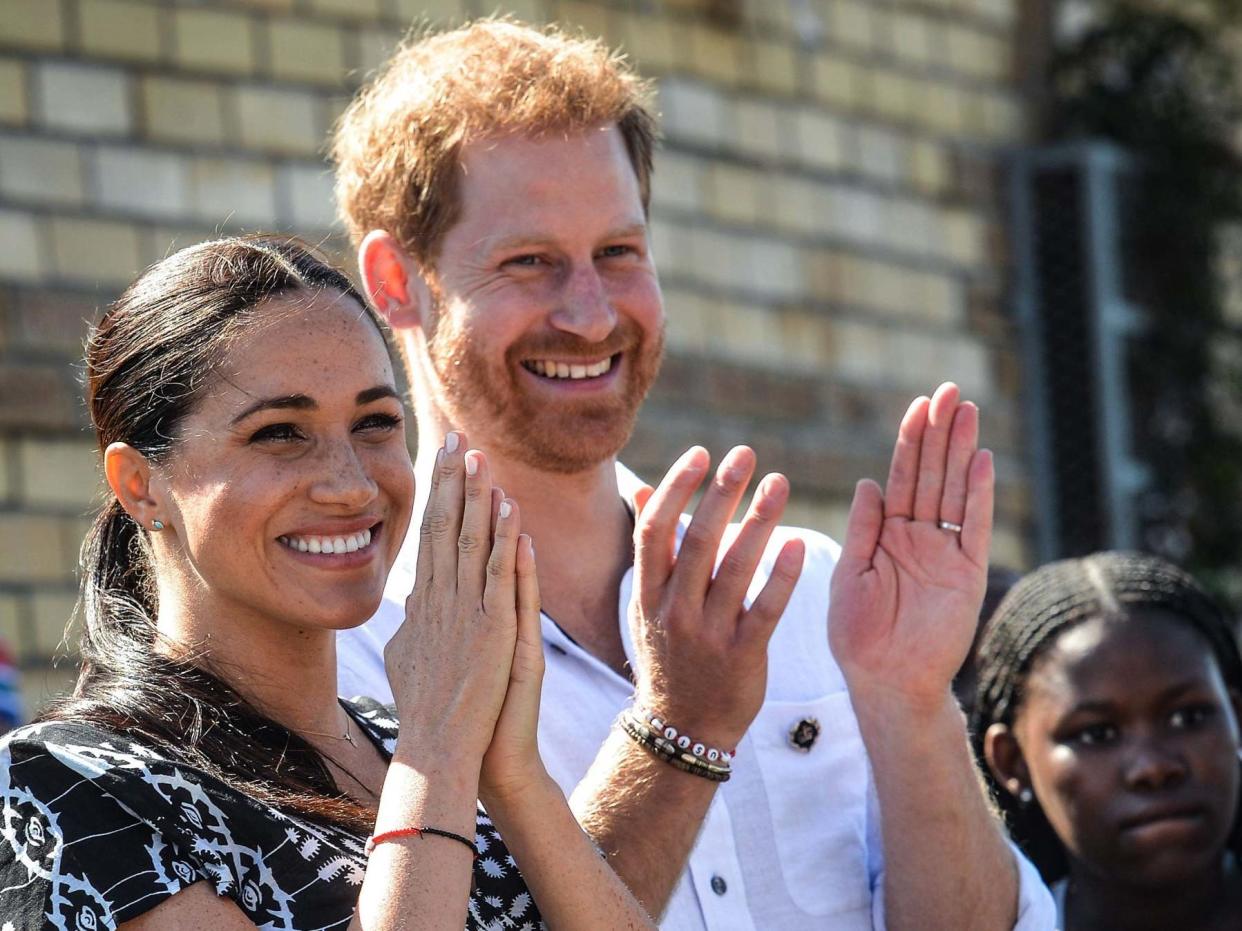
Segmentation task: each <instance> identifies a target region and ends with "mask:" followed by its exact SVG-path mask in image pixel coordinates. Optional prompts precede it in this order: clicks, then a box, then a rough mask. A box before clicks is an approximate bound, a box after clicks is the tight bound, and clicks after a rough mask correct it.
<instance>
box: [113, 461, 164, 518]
mask: <svg viewBox="0 0 1242 931" xmlns="http://www.w3.org/2000/svg"><path fill="white" fill-rule="evenodd" d="M103 463H104V476H105V477H106V478H107V480H108V487H110V488H111V489H112V493H113V494H114V495H116V500H117V501H119V502H120V503H121V507H123V508H124V509H125V513H126V514H128V515H129V516H130V517H132V518H133V519H134V521H135V522H136V523H137V524H138V526H140V527H144V528H146V529H147V530H163V529H164V525H165V524H166V523H167V521H168V515H167V514H165V513H163V511H162V507H163V502H162V501H161V500H160V499H159V495H158V494H157V493H156V492H155V490H154V489H153V488H152V481H151V464H150V463H149V462H148V461H147V457H146V456H144V455H143V454H142V453H140V452H138V450H136V449H134V447H132V446H130V445H129V444H128V443H111V444H109V446H108V448H107V449H106V450H104V459H103Z"/></svg>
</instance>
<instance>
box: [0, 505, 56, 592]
mask: <svg viewBox="0 0 1242 931" xmlns="http://www.w3.org/2000/svg"><path fill="white" fill-rule="evenodd" d="M64 523H66V522H65V521H64V520H62V519H61V518H56V517H43V516H36V515H33V514H12V513H9V514H0V581H3V582H20V583H23V584H29V583H32V582H59V581H67V580H72V578H73V565H72V563H66V561H65V558H64V557H65V551H64V547H63V545H62V542H61V537H62V525H63V524H64Z"/></svg>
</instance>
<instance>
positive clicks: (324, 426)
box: [152, 292, 414, 629]
mask: <svg viewBox="0 0 1242 931" xmlns="http://www.w3.org/2000/svg"><path fill="white" fill-rule="evenodd" d="M179 433H180V436H179V439H178V443H177V445H176V446H175V447H174V450H173V452H172V454H171V456H170V457H169V458H168V460H167V461H165V462H164V463H162V464H161V465H159V466H156V467H155V468H154V470H153V485H155V486H158V490H159V492H160V495H161V497H162V498H163V499H164V500H166V501H167V503H168V509H167V512H166V515H167V516H166V518H165V520H166V523H167V524H168V527H167V529H166V530H164V531H162V532H161V533H159V534H153V535H152V542H153V544H154V545H155V546H156V548H157V557H158V561H159V563H160V564H161V571H160V584H161V586H163V585H165V584H166V583H168V584H173V585H175V586H176V588H177V589H178V590H179V592H178V594H177V597H176V600H177V602H178V603H184V604H185V605H187V606H189V607H191V608H192V609H193V610H194V612H195V614H196V615H197V616H200V617H205V618H232V619H236V620H238V621H242V622H247V621H249V620H250V619H257V620H267V621H275V622H277V623H288V624H292V625H294V626H295V627H298V628H302V629H305V628H319V629H324V628H328V629H339V628H345V627H352V626H356V625H358V624H361V623H362V622H363V621H365V620H366V619H367V618H368V617H369V616H370V615H371V614H372V613H373V612H374V610H375V608H376V607H377V606H378V604H379V601H380V598H381V597H382V594H383V589H384V581H385V579H386V577H387V574H388V569H389V567H390V566H391V565H392V562H393V560H394V559H395V558H396V554H397V550H398V548H399V547H400V545H401V540H402V538H403V537H404V536H405V531H406V527H407V525H408V522H409V517H410V510H411V506H412V501H413V493H414V478H413V470H412V467H411V464H410V458H409V453H408V452H407V450H406V445H405V430H404V424H403V412H402V405H401V401H400V398H399V396H398V394H397V390H396V385H395V382H394V379H393V373H392V368H391V366H390V364H389V361H388V354H387V352H386V350H385V347H384V344H383V341H382V339H381V338H380V335H379V333H378V332H377V331H376V328H375V326H374V324H373V323H372V322H371V321H370V320H369V319H368V318H367V316H366V315H365V314H364V313H363V311H362V309H361V308H360V307H359V306H358V304H357V303H356V302H355V301H354V300H352V299H351V298H349V297H347V296H345V295H342V294H339V293H336V292H324V293H320V294H317V295H313V296H312V295H307V294H305V293H295V294H291V295H287V296H284V297H281V298H278V299H275V300H272V301H270V302H268V303H267V304H265V305H263V306H262V307H261V308H260V309H258V310H257V311H256V314H255V323H254V325H253V326H250V327H249V328H247V330H246V332H245V334H244V337H243V338H241V339H238V340H237V341H236V342H235V343H234V345H233V346H232V347H231V348H230V349H229V351H228V352H227V355H226V356H225V358H224V360H223V362H222V364H221V365H220V366H219V369H218V377H217V378H215V379H214V382H213V384H212V385H210V386H209V387H208V388H207V390H206V392H205V394H204V396H203V397H202V398H201V399H200V401H199V403H198V404H197V405H196V406H195V408H194V409H193V411H192V412H191V413H190V414H189V415H188V416H187V417H186V418H185V419H184V420H183V421H182V423H181V426H180V429H179ZM169 518H171V519H169Z"/></svg>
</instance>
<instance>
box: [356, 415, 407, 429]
mask: <svg viewBox="0 0 1242 931" xmlns="http://www.w3.org/2000/svg"><path fill="white" fill-rule="evenodd" d="M401 423H402V420H401V418H400V417H397V416H396V415H394V414H368V415H367V416H366V417H363V418H362V419H361V420H360V421H358V423H357V424H356V425H355V426H354V429H355V430H359V431H362V432H379V433H391V432H392V431H394V430H398V429H400V428H401Z"/></svg>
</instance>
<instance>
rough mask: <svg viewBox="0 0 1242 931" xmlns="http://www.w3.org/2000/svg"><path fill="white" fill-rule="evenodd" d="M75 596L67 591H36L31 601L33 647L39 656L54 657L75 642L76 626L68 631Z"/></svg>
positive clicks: (75, 602)
mask: <svg viewBox="0 0 1242 931" xmlns="http://www.w3.org/2000/svg"><path fill="white" fill-rule="evenodd" d="M77 603H78V598H77V595H75V594H73V593H72V592H67V591H60V592H54V591H36V592H35V594H34V598H33V599H32V607H33V609H34V610H33V614H34V641H35V642H34V647H35V652H36V653H37V654H38V655H40V656H54V655H56V654H58V653H60V652H61V651H62V650H63V649H64V647H67V646H71V645H72V644H73V643H75V642H76V641H77V635H76V625H75V629H74V630H70V625H71V624H72V622H73V619H74V618H73V615H74V610H75V608H76V607H77Z"/></svg>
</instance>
